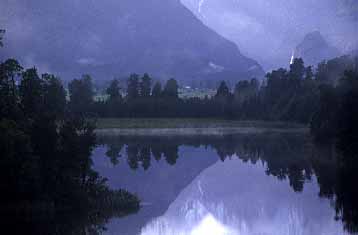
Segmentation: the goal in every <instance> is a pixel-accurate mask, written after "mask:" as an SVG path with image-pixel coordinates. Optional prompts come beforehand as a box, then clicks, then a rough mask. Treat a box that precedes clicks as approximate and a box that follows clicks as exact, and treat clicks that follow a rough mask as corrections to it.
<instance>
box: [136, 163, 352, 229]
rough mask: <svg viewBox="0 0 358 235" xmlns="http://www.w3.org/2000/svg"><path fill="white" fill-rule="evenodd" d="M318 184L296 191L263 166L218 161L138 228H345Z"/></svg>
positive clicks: (311, 184)
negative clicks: (165, 207)
mask: <svg viewBox="0 0 358 235" xmlns="http://www.w3.org/2000/svg"><path fill="white" fill-rule="evenodd" d="M317 187H318V186H317V184H316V183H315V182H312V183H309V184H307V187H306V188H305V190H304V191H303V192H302V193H300V194H296V193H294V192H293V191H292V190H291V189H290V187H289V186H288V184H287V183H286V182H282V181H277V180H276V179H274V178H273V177H267V176H266V175H265V173H264V171H263V169H262V166H258V165H251V164H249V165H247V164H244V163H242V162H241V161H240V160H238V159H234V160H227V161H225V162H217V163H216V164H214V165H212V166H211V167H209V168H208V169H206V170H205V171H203V172H202V173H201V174H200V175H199V176H198V177H197V178H196V179H195V180H194V181H193V182H192V183H191V184H190V185H189V186H188V187H186V188H185V189H184V190H183V191H182V192H181V193H180V195H179V196H178V197H177V199H176V200H175V201H174V202H173V203H172V204H171V205H170V207H169V209H168V210H167V212H166V213H165V214H164V215H163V216H160V217H158V218H156V219H155V220H153V221H152V222H150V223H149V224H147V225H146V226H145V227H144V228H143V229H142V233H141V234H142V235H151V234H157V235H179V234H180V235H186V234H188V235H192V234H206V235H207V234H230V235H249V234H250V235H256V234H266V235H271V234H272V235H293V234H305V235H317V234H342V235H343V234H345V233H344V231H343V230H342V229H343V228H342V225H341V224H340V222H337V221H335V220H334V211H333V210H332V209H331V208H330V204H329V200H321V199H319V198H318V197H317V195H316V191H317ZM199 231H200V233H199ZM215 231H216V233H215Z"/></svg>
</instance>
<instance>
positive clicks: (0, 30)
mask: <svg viewBox="0 0 358 235" xmlns="http://www.w3.org/2000/svg"><path fill="white" fill-rule="evenodd" d="M4 34H5V30H4V29H0V47H3V46H4V43H3V42H2V40H3V37H4Z"/></svg>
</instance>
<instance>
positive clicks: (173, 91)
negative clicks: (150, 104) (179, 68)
mask: <svg viewBox="0 0 358 235" xmlns="http://www.w3.org/2000/svg"><path fill="white" fill-rule="evenodd" d="M178 88H179V86H178V83H177V81H176V80H175V79H173V78H171V79H169V80H168V81H167V83H166V84H165V87H164V90H163V95H164V97H168V98H178Z"/></svg>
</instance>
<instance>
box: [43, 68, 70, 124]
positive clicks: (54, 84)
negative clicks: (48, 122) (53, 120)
mask: <svg viewBox="0 0 358 235" xmlns="http://www.w3.org/2000/svg"><path fill="white" fill-rule="evenodd" d="M42 80H43V86H44V105H45V110H46V112H48V113H50V114H52V115H54V116H55V117H61V116H62V115H63V114H64V113H65V107H66V90H65V88H64V87H63V85H62V82H61V80H60V79H59V78H58V77H55V76H54V75H52V74H43V75H42Z"/></svg>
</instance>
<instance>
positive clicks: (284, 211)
mask: <svg viewBox="0 0 358 235" xmlns="http://www.w3.org/2000/svg"><path fill="white" fill-rule="evenodd" d="M99 141H100V142H101V143H102V144H103V145H104V147H100V148H98V149H97V151H96V153H95V157H94V161H95V165H96V167H97V170H99V171H100V173H101V174H102V175H104V176H107V178H108V179H109V183H110V185H111V186H112V187H124V188H127V189H129V190H130V191H133V192H137V194H138V195H139V196H140V197H141V198H142V200H143V201H144V205H143V208H142V209H141V211H139V213H138V214H136V215H132V216H129V217H126V218H123V219H119V220H118V219H115V220H112V221H111V223H109V224H108V225H107V226H108V229H109V230H108V231H107V234H124V235H126V234H128V235H129V234H136V235H137V234H142V235H145V234H158V235H159V234H163V235H164V234H165V235H169V234H178V235H180V234H190V235H194V234H206V235H207V234H216V235H218V234H219V235H220V234H233V235H235V234H240V235H242V234H332V235H334V234H345V231H350V232H352V233H353V232H354V231H356V229H357V221H358V220H357V208H358V207H357V205H356V204H357V199H356V198H358V197H355V196H357V195H358V194H357V193H356V190H357V189H356V187H355V186H354V182H355V179H358V177H357V174H356V172H357V171H352V170H344V171H343V170H342V169H341V166H340V165H341V164H340V163H339V162H337V159H339V158H337V156H336V155H335V151H332V148H327V147H325V148H317V147H313V145H312V144H311V142H310V140H309V137H307V136H302V135H293V134H265V135H262V134H261V135H232V136H211V137H209V136H201V137H198V136H195V137H188V136H185V137H158V136H156V137H145V136H141V137H130V136H125V137H118V136H117V137H102V138H101V139H100V140H99ZM104 155H106V156H107V157H108V158H107V160H105V159H104V158H103V156H104ZM343 172H344V173H343ZM319 196H320V197H319ZM332 205H333V209H332ZM334 209H335V210H334ZM342 221H343V224H342ZM344 229H345V230H344Z"/></svg>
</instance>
